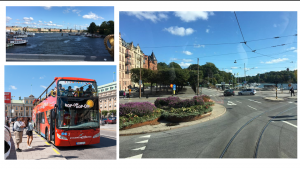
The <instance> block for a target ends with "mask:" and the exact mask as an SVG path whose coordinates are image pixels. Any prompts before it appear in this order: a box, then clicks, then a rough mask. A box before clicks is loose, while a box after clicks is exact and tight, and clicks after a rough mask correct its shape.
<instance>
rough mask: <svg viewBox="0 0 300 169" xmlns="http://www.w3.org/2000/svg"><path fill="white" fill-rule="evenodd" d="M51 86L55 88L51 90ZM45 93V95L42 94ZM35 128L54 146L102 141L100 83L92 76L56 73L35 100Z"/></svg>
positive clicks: (33, 118)
mask: <svg viewBox="0 0 300 169" xmlns="http://www.w3.org/2000/svg"><path fill="white" fill-rule="evenodd" d="M51 87H54V88H52V90H50V88H51ZM42 96H44V97H42ZM33 105H34V108H33V112H32V120H33V123H34V129H35V131H36V132H37V133H38V134H40V135H41V136H43V137H44V138H45V139H46V140H47V141H48V142H52V143H53V144H54V145H55V146H76V145H89V144H97V143H99V142H100V123H99V106H98V94H97V84H96V81H95V80H93V79H84V78H75V77H55V78H54V81H53V82H52V83H51V84H50V85H49V86H48V87H47V88H46V90H45V91H44V92H43V93H42V94H41V95H40V96H39V97H38V98H37V99H36V100H34V102H33Z"/></svg>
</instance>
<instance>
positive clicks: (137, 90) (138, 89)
mask: <svg viewBox="0 0 300 169" xmlns="http://www.w3.org/2000/svg"><path fill="white" fill-rule="evenodd" d="M135 91H136V92H139V91H140V88H137V89H136V90H135ZM141 91H142V92H144V88H143V87H142V89H141Z"/></svg>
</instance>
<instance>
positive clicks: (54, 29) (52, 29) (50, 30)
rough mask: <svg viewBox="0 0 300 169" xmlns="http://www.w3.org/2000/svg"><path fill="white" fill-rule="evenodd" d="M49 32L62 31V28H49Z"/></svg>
mask: <svg viewBox="0 0 300 169" xmlns="http://www.w3.org/2000/svg"><path fill="white" fill-rule="evenodd" d="M49 32H60V29H56V28H51V29H49Z"/></svg>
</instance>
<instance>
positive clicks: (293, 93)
mask: <svg viewBox="0 0 300 169" xmlns="http://www.w3.org/2000/svg"><path fill="white" fill-rule="evenodd" d="M292 89H293V90H292V92H293V95H294V96H295V90H294V87H292Z"/></svg>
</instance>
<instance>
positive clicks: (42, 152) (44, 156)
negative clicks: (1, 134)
mask: <svg viewBox="0 0 300 169" xmlns="http://www.w3.org/2000/svg"><path fill="white" fill-rule="evenodd" d="M10 131H11V133H12V139H11V143H12V147H11V151H10V155H9V156H8V157H7V159H8V160H66V159H65V158H64V157H63V156H61V155H60V153H59V152H58V151H57V150H56V148H53V147H54V146H52V145H50V143H48V142H47V141H45V139H44V138H42V137H41V136H39V135H37V134H36V133H35V132H33V141H32V143H31V147H32V148H31V149H28V148H27V135H26V132H25V131H26V130H24V132H23V138H22V143H20V145H19V146H20V149H21V150H22V152H16V148H17V145H16V140H15V136H14V133H13V131H12V127H10Z"/></svg>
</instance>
